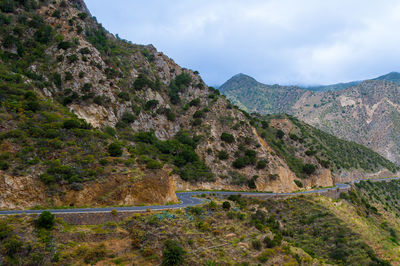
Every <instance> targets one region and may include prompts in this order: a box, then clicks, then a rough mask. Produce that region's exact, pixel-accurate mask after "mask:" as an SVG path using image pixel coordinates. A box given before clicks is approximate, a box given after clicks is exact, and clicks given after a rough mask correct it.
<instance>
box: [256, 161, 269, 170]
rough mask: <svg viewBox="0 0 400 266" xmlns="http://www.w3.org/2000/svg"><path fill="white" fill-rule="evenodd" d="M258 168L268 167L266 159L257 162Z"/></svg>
mask: <svg viewBox="0 0 400 266" xmlns="http://www.w3.org/2000/svg"><path fill="white" fill-rule="evenodd" d="M256 167H257V169H264V168H265V167H267V162H266V161H265V160H260V161H258V162H257V166H256Z"/></svg>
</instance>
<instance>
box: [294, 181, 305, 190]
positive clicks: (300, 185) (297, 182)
mask: <svg viewBox="0 0 400 266" xmlns="http://www.w3.org/2000/svg"><path fill="white" fill-rule="evenodd" d="M293 181H294V183H296V185H297V186H298V187H299V188H302V187H303V183H301V181H300V180H297V179H295V180H293Z"/></svg>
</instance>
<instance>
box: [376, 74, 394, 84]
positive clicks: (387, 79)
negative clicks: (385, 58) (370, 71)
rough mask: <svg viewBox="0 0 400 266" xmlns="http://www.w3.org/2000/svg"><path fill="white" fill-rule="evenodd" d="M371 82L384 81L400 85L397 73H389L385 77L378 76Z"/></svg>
mask: <svg viewBox="0 0 400 266" xmlns="http://www.w3.org/2000/svg"><path fill="white" fill-rule="evenodd" d="M373 80H384V81H390V82H393V83H400V73H399V72H390V73H388V74H386V75H382V76H379V77H377V78H375V79H373Z"/></svg>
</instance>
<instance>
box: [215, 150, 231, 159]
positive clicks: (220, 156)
mask: <svg viewBox="0 0 400 266" xmlns="http://www.w3.org/2000/svg"><path fill="white" fill-rule="evenodd" d="M217 157H218V159H220V160H227V159H228V158H229V155H228V153H227V152H226V151H224V150H222V151H219V152H218V153H217Z"/></svg>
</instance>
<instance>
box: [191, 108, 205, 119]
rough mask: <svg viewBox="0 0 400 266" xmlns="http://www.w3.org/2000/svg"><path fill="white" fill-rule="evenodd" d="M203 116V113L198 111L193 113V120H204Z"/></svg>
mask: <svg viewBox="0 0 400 266" xmlns="http://www.w3.org/2000/svg"><path fill="white" fill-rule="evenodd" d="M204 116H205V115H204V112H203V111H200V110H198V111H196V112H194V114H193V118H204Z"/></svg>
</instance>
